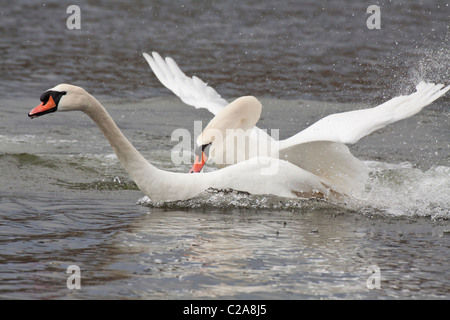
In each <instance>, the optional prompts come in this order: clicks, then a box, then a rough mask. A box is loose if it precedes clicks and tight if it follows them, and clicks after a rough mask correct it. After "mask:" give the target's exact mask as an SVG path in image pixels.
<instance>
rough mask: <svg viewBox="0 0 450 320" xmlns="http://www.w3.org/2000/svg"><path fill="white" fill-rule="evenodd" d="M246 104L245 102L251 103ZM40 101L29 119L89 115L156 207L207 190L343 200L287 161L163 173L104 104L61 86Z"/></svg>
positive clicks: (251, 161) (74, 88)
mask: <svg viewBox="0 0 450 320" xmlns="http://www.w3.org/2000/svg"><path fill="white" fill-rule="evenodd" d="M243 99H244V101H245V100H246V99H247V98H243ZM248 99H250V100H253V99H255V98H248ZM40 100H41V102H42V103H41V104H40V105H39V106H37V107H35V108H34V109H32V110H31V111H30V112H29V113H28V116H29V117H30V118H37V117H39V116H42V115H44V114H48V113H52V112H56V111H58V112H59V111H82V112H84V113H85V114H86V115H88V116H89V117H90V118H91V119H92V120H93V121H94V122H95V123H96V124H97V126H98V127H99V129H100V130H101V131H102V132H103V134H104V135H105V137H106V139H107V140H108V142H109V143H110V145H111V147H112V148H113V150H114V152H115V154H116V155H117V157H118V159H119V160H120V162H121V164H122V165H123V167H124V168H125V170H126V171H127V172H128V174H129V175H130V176H131V178H132V179H133V180H134V181H135V183H136V184H137V186H138V187H139V188H140V189H141V191H142V192H143V193H144V194H146V195H147V196H148V197H149V198H150V199H151V200H152V201H175V200H186V199H190V198H193V197H195V196H196V195H198V194H200V193H201V192H203V191H205V190H207V189H208V188H216V189H229V188H231V189H233V190H237V191H245V192H248V193H251V194H271V195H275V196H280V197H287V198H311V197H316V198H323V199H327V200H330V201H333V200H334V199H337V198H339V197H340V195H341V194H340V191H339V190H334V189H333V188H332V187H331V186H329V185H327V182H326V181H323V179H321V178H320V177H318V176H316V175H314V174H312V173H310V172H308V171H306V170H303V169H301V168H299V167H297V166H295V165H293V164H291V163H289V162H288V161H284V160H279V159H276V158H271V157H258V158H256V159H255V158H253V159H249V160H246V161H242V162H239V163H237V164H234V165H230V166H227V167H226V168H223V169H221V170H217V171H213V172H208V173H203V174H189V173H175V172H168V171H163V170H160V169H157V168H155V167H154V166H152V165H151V164H150V163H149V162H148V161H147V160H145V158H144V157H143V156H142V155H141V154H140V153H139V152H138V151H137V150H136V149H135V148H134V147H133V146H132V145H131V143H130V142H129V141H128V139H127V138H126V137H125V136H124V135H123V134H122V132H121V131H120V129H119V128H118V127H117V125H116V124H115V122H114V120H113V119H112V118H111V116H110V115H109V114H108V113H107V111H106V109H105V108H104V107H103V106H102V105H101V104H100V102H98V101H97V99H95V98H94V97H93V96H92V95H90V94H89V93H87V92H86V91H85V90H84V89H82V88H80V87H77V86H73V85H70V84H59V85H57V86H56V87H54V88H51V89H49V90H47V91H46V92H44V93H43V94H42V95H41V97H40ZM255 160H256V161H255ZM267 167H276V168H277V171H276V174H272V175H264V174H261V170H262V169H265V168H267Z"/></svg>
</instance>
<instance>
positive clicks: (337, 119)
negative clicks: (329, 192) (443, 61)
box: [278, 82, 450, 195]
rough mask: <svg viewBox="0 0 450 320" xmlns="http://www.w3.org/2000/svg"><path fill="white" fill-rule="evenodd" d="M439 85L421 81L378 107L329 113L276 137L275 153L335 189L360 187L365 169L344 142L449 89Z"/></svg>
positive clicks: (349, 190) (346, 190) (400, 116)
mask: <svg viewBox="0 0 450 320" xmlns="http://www.w3.org/2000/svg"><path fill="white" fill-rule="evenodd" d="M443 87H444V86H443V85H442V84H437V85H436V84H433V83H425V82H421V83H419V85H418V86H417V87H416V89H417V91H416V92H415V93H413V94H411V95H408V96H400V97H396V98H393V99H391V100H389V101H387V102H385V103H383V104H381V105H379V106H378V107H375V108H372V109H364V110H356V111H350V112H343V113H337V114H332V115H329V116H327V117H325V118H323V119H321V120H319V121H318V122H316V123H314V124H313V125H311V126H310V127H308V128H306V129H305V130H303V131H301V132H299V133H297V134H296V135H294V136H292V137H291V138H288V139H286V140H282V141H280V145H279V146H280V147H279V149H278V152H279V155H278V156H279V158H280V159H283V160H287V161H289V162H291V163H293V164H295V165H297V166H298V167H300V168H302V169H305V170H307V171H309V172H312V173H314V174H316V175H317V176H319V177H321V178H322V179H323V180H324V181H325V182H327V183H328V184H329V185H330V186H331V187H332V188H333V189H335V190H338V191H340V192H342V193H344V194H348V195H351V194H355V193H356V192H357V191H358V190H359V191H361V190H363V189H364V182H365V180H366V179H367V172H366V169H365V165H364V163H363V162H361V161H360V160H358V159H357V158H355V157H354V156H353V155H352V154H351V153H350V150H349V149H348V147H347V146H346V145H345V144H351V143H356V142H357V141H358V140H359V139H361V138H362V137H364V136H366V135H368V134H370V133H372V132H374V131H375V130H378V129H381V128H383V127H385V126H387V125H389V124H391V123H394V122H396V121H399V120H402V119H406V118H408V117H411V116H413V115H415V114H416V113H418V112H419V111H420V110H422V108H423V107H425V106H427V105H428V104H430V103H432V102H433V101H434V100H436V99H437V98H439V97H440V96H442V95H444V94H445V93H446V92H447V91H448V90H449V89H450V86H447V87H446V88H444V89H442V88H443Z"/></svg>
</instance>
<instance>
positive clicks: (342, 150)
mask: <svg viewBox="0 0 450 320" xmlns="http://www.w3.org/2000/svg"><path fill="white" fill-rule="evenodd" d="M143 55H144V58H145V59H146V60H147V62H148V63H149V65H150V67H151V69H152V70H153V72H154V73H155V75H156V76H157V78H158V79H159V80H160V81H161V83H162V84H163V85H164V86H166V87H167V88H168V89H170V90H171V91H172V92H173V93H175V94H176V95H177V96H178V97H179V98H180V99H181V100H182V101H183V102H184V103H186V104H188V105H191V106H194V107H195V108H206V109H208V110H209V111H210V112H212V113H213V114H214V115H215V117H214V118H213V119H212V120H211V122H210V123H209V124H208V126H207V127H206V128H205V129H204V131H203V132H202V134H201V135H200V136H199V137H198V138H197V145H199V146H203V147H204V146H206V145H208V144H210V143H212V146H211V152H210V158H212V159H213V160H214V161H215V162H216V164H218V167H224V166H227V165H229V164H233V163H237V162H239V161H244V160H246V159H249V158H252V157H258V156H268V157H275V158H280V159H283V160H287V161H288V162H290V163H292V164H294V165H295V166H297V167H300V168H302V169H304V170H307V171H309V172H312V173H314V174H315V175H317V176H319V177H320V178H321V179H322V181H324V182H325V183H327V184H328V185H330V186H333V188H334V189H336V190H339V191H340V192H342V193H345V194H354V193H355V192H356V191H357V190H360V189H361V188H362V187H363V185H364V182H365V180H366V178H367V172H366V168H365V165H364V163H362V162H361V161H360V160H358V159H357V158H355V157H354V156H353V155H352V154H351V153H350V151H349V149H348V147H347V146H346V145H345V144H353V143H356V142H357V141H359V140H360V139H361V138H363V137H364V136H367V135H369V134H370V133H372V132H374V131H376V130H378V129H381V128H383V127H385V126H387V125H389V124H391V123H394V122H396V121H399V120H402V119H406V118H408V117H411V116H413V115H415V114H416V113H418V112H419V111H420V110H422V108H424V107H425V106H427V105H429V104H430V103H432V102H433V101H434V100H436V99H438V98H439V97H441V96H442V95H444V94H445V93H446V92H447V91H448V90H449V89H450V86H447V87H446V88H443V87H444V85H442V84H433V83H425V82H421V83H419V84H418V85H417V87H416V90H417V91H416V92H414V93H413V94H410V95H408V96H399V97H395V98H393V99H391V100H389V101H387V102H385V103H383V104H381V105H379V106H377V107H375V108H371V109H364V110H355V111H350V112H343V113H338V114H332V115H329V116H327V117H325V118H323V119H321V120H319V121H317V122H316V123H314V124H313V125H311V126H310V127H308V128H306V129H304V130H303V131H300V132H299V133H297V134H296V135H294V136H292V137H290V138H288V139H285V140H280V141H275V140H274V139H272V138H271V137H270V136H268V135H267V133H266V132H265V131H263V130H260V129H259V128H258V127H256V126H254V125H255V124H256V122H257V121H258V119H259V115H260V113H261V109H260V108H261V106H260V105H259V106H257V103H256V102H252V103H249V102H247V103H239V102H238V101H235V102H232V103H231V104H228V102H227V101H226V100H225V99H223V98H222V97H221V96H220V95H219V94H218V93H217V92H216V91H215V90H214V89H213V88H211V87H210V86H208V85H207V84H206V83H204V82H203V81H202V80H201V79H199V78H198V77H196V76H193V77H192V78H190V77H187V76H186V75H185V74H184V73H183V72H182V71H181V69H180V68H179V67H178V65H177V64H176V62H175V61H174V60H173V59H172V58H170V57H167V58H165V59H163V58H162V57H161V56H160V55H159V54H158V53H157V52H153V53H152V56H150V55H149V54H147V53H143ZM240 123H245V125H240ZM252 124H253V126H254V128H253V130H252V131H251V133H250V134H249V135H248V139H249V144H258V145H265V144H269V145H270V148H262V149H261V148H257V147H250V148H249V149H248V150H234V149H233V150H230V147H229V146H230V144H227V143H226V140H227V139H226V137H227V135H226V134H225V133H224V131H225V129H226V128H230V129H236V128H242V129H244V130H246V129H247V128H249V127H251V125H252ZM211 129H213V130H214V131H219V133H221V134H222V136H223V137H225V138H224V139H221V140H219V142H218V141H213V140H212V139H211V134H208V131H209V130H211ZM232 139H234V137H232ZM231 145H232V144H231ZM249 150H251V151H253V153H252V152H249ZM255 150H256V151H255ZM230 151H232V152H230ZM229 153H232V155H233V156H232V157H228V154H229ZM202 159H204V157H203V155H202ZM224 159H227V161H224ZM217 160H219V161H217ZM203 164H204V161H201V162H200V163H196V164H195V166H196V167H195V169H196V171H198V170H199V168H201V167H202V166H203ZM193 168H194V167H193Z"/></svg>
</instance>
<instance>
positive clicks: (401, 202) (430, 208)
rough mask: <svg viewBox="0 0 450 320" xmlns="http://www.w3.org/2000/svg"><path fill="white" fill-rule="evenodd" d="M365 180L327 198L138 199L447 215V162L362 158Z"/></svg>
mask: <svg viewBox="0 0 450 320" xmlns="http://www.w3.org/2000/svg"><path fill="white" fill-rule="evenodd" d="M366 163H367V165H368V169H369V176H370V178H369V181H368V183H367V185H366V190H365V192H364V193H363V195H362V197H360V198H349V199H348V201H347V202H346V203H338V204H331V203H327V202H324V201H321V200H317V199H311V200H298V199H287V198H279V197H274V196H261V195H251V194H249V193H246V192H239V191H235V190H216V189H208V190H206V191H205V192H203V193H202V194H200V195H199V196H197V197H195V198H193V199H189V200H183V201H172V202H163V201H160V202H153V201H151V199H150V198H148V197H143V198H141V199H139V200H138V203H137V204H139V205H143V206H148V207H151V208H163V209H204V210H207V209H216V210H222V211H224V212H228V211H231V210H234V209H249V210H272V211H286V210H287V211H295V212H302V211H305V210H311V209H320V210H327V209H338V211H340V212H342V211H344V212H357V213H359V214H364V215H371V216H372V215H379V216H389V217H410V218H411V217H430V218H431V219H448V218H450V197H449V195H450V167H445V166H435V167H431V168H430V169H429V170H427V171H422V170H420V169H418V168H415V167H414V166H413V165H411V164H410V163H406V162H405V163H401V164H387V163H382V162H375V161H368V162H366Z"/></svg>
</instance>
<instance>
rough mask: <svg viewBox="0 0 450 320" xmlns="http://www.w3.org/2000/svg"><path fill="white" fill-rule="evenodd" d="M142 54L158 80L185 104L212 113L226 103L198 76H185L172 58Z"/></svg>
mask: <svg viewBox="0 0 450 320" xmlns="http://www.w3.org/2000/svg"><path fill="white" fill-rule="evenodd" d="M143 55H144V58H145V60H147V62H148V64H149V65H150V68H152V70H153V72H154V73H155V75H156V77H157V78H158V79H159V81H160V82H161V83H162V84H163V85H164V86H165V87H166V88H167V89H169V90H171V91H172V92H173V93H174V94H175V95H177V96H178V97H179V98H180V99H181V100H182V101H183V102H184V103H186V104H187V105H190V106H193V107H195V108H197V109H199V108H204V109H208V110H209V111H210V112H211V113H212V114H214V115H216V114H217V113H218V112H219V111H220V110H222V109H223V108H224V107H225V106H226V105H228V102H227V101H226V100H225V99H223V98H222V97H221V96H220V94H218V93H217V91H216V90H214V89H213V88H212V87H210V86H208V85H207V84H206V83H205V82H203V81H202V80H201V79H200V78H198V77H196V76H193V77H191V78H189V77H188V76H186V75H185V74H184V73H183V71H181V69H180V68H179V67H178V65H177V63H176V62H175V61H174V60H173V59H172V58H170V57H166V58H165V59H163V58H162V57H161V56H160V55H159V54H158V53H157V52H152V55H149V54H147V53H145V52H144V53H143Z"/></svg>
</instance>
